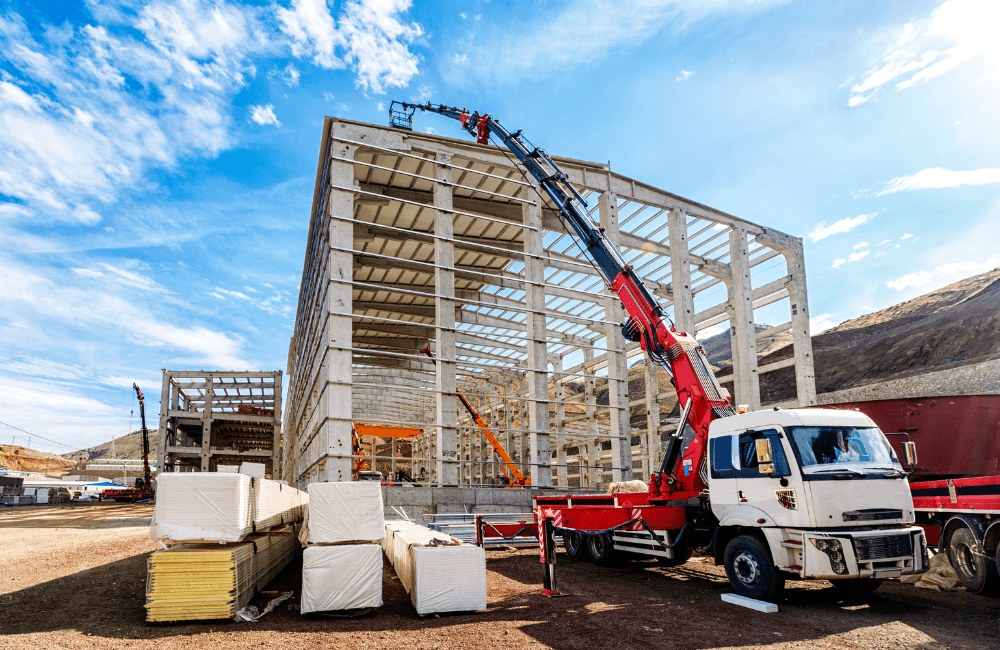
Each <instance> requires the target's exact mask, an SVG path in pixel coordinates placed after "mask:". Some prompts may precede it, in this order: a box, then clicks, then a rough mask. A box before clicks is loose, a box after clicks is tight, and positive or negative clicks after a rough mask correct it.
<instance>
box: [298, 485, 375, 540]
mask: <svg viewBox="0 0 1000 650" xmlns="http://www.w3.org/2000/svg"><path fill="white" fill-rule="evenodd" d="M308 492H309V537H308V540H309V544H310V545H314V544H343V543H345V542H377V541H379V540H381V539H383V538H384V537H385V519H384V518H383V517H382V486H381V485H379V484H378V483H377V482H375V481H356V482H337V483H311V484H310V485H309V487H308Z"/></svg>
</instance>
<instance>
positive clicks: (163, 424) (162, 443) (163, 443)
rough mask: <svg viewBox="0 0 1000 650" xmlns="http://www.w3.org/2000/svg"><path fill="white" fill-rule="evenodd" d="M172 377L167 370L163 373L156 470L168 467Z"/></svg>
mask: <svg viewBox="0 0 1000 650" xmlns="http://www.w3.org/2000/svg"><path fill="white" fill-rule="evenodd" d="M169 413H170V377H169V375H167V373H166V371H164V373H163V384H162V386H161V388H160V428H159V430H158V432H157V436H156V437H157V441H156V471H157V473H159V472H165V471H170V470H168V469H167V460H166V459H167V438H168V436H169V432H168V431H167V422H168V420H169V419H170V415H169Z"/></svg>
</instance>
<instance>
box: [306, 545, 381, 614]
mask: <svg viewBox="0 0 1000 650" xmlns="http://www.w3.org/2000/svg"><path fill="white" fill-rule="evenodd" d="M381 606H382V548H381V547H380V546H379V545H378V544H345V545H342V546H310V547H309V548H307V549H305V550H304V551H303V552H302V602H301V604H300V607H301V611H302V613H303V614H308V613H309V612H329V611H336V610H344V609H359V608H367V607H381Z"/></svg>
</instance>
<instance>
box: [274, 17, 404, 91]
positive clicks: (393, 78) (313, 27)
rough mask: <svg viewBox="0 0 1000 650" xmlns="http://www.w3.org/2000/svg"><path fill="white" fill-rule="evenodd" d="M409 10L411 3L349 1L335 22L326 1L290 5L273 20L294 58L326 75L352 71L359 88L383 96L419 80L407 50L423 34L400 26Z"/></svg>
mask: <svg viewBox="0 0 1000 650" xmlns="http://www.w3.org/2000/svg"><path fill="white" fill-rule="evenodd" d="M409 8H410V0H349V1H348V2H347V3H346V4H344V5H343V7H342V9H341V12H340V15H339V16H338V17H337V20H336V21H335V20H334V18H333V16H332V15H331V14H330V9H329V7H328V6H327V4H326V2H325V1H324V0H292V6H291V8H289V9H286V8H283V7H281V8H278V10H277V12H276V14H277V16H278V19H279V21H280V23H281V25H280V26H281V29H282V31H283V32H284V33H285V34H286V35H288V36H289V37H290V38H291V49H292V53H293V54H294V55H295V56H299V57H309V56H311V57H312V60H313V63H315V64H316V65H318V66H320V67H323V68H328V69H338V68H344V67H351V68H353V69H354V71H355V73H356V79H357V82H358V85H360V86H361V87H362V88H364V89H366V90H367V89H369V88H370V89H371V90H372V91H373V92H376V93H383V92H385V89H386V88H391V87H403V86H406V85H407V84H408V83H409V82H410V79H411V78H412V77H413V76H414V75H415V74H417V64H418V62H419V60H418V58H417V56H416V55H415V54H413V53H412V52H410V51H409V49H408V47H407V46H408V45H409V44H410V43H412V42H414V41H415V40H416V39H418V38H420V37H421V36H422V35H423V29H422V28H421V27H420V25H418V24H416V23H407V22H404V21H403V20H402V14H404V13H406V11H407V10H408V9H409Z"/></svg>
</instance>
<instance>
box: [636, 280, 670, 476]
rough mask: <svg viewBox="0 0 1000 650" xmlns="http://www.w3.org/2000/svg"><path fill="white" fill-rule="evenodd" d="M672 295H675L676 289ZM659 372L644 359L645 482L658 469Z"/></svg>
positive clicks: (657, 368) (656, 367) (658, 367)
mask: <svg viewBox="0 0 1000 650" xmlns="http://www.w3.org/2000/svg"><path fill="white" fill-rule="evenodd" d="M674 295H677V292H676V289H675V290H674ZM674 304H676V303H674ZM660 370H661V368H660V366H658V365H656V364H655V363H653V362H652V361H650V360H649V357H646V382H645V383H646V435H645V436H643V441H644V443H645V444H644V445H643V446H644V447H645V449H644V450H643V451H644V454H645V460H644V461H643V465H644V466H643V473H644V475H645V476H644V480H646V481H648V480H649V475H650V474H651V473H652V472H655V471H656V470H657V469H659V465H658V462H659V459H658V458H657V454H656V450H657V449H658V448H659V445H658V444H657V442H659V438H660V434H659V428H660V403H659V402H658V401H656V395H657V394H658V393H659V392H660Z"/></svg>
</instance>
